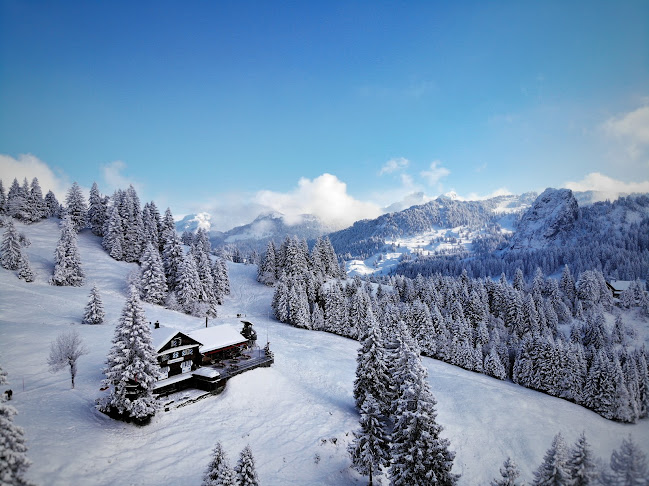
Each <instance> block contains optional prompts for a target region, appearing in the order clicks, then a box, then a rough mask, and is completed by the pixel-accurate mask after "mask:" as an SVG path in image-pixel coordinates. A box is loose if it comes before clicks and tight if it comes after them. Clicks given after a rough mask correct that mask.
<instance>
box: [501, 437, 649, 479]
mask: <svg viewBox="0 0 649 486" xmlns="http://www.w3.org/2000/svg"><path fill="white" fill-rule="evenodd" d="M648 466H649V465H648V464H647V457H646V455H645V453H644V452H643V451H642V450H641V449H640V448H639V447H638V445H637V444H636V443H635V442H634V441H633V439H632V437H631V436H629V437H628V439H623V440H622V445H621V447H620V449H619V450H614V451H613V453H612V454H611V461H610V466H609V468H606V466H604V467H601V466H600V461H599V460H598V459H597V458H596V457H595V456H594V454H593V452H592V450H591V447H590V444H589V443H588V441H587V440H586V435H585V434H583V433H582V434H581V435H580V436H579V438H578V439H577V442H576V443H575V444H574V445H573V447H572V448H568V447H567V446H566V443H565V440H564V438H563V436H562V435H561V433H558V434H557V435H555V436H554V439H553V440H552V445H551V446H550V448H549V449H548V450H547V451H546V453H545V455H544V457H543V462H542V463H541V465H540V466H539V467H538V469H537V470H536V471H535V472H534V481H533V482H532V485H533V486H545V485H555V484H556V485H568V484H569V485H575V486H588V485H596V484H607V485H611V486H615V485H620V486H622V485H628V486H631V485H640V484H647V480H648V479H649V467H648ZM519 476H520V471H519V469H518V466H517V465H516V463H515V462H514V461H513V460H512V458H511V457H508V458H507V459H506V460H505V462H504V464H503V467H502V468H501V469H500V477H498V478H496V479H494V480H493V481H492V482H491V485H492V486H516V485H522V484H523V483H522V482H519V481H518V477H519Z"/></svg>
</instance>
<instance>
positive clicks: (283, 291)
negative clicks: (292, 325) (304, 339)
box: [272, 275, 290, 322]
mask: <svg viewBox="0 0 649 486" xmlns="http://www.w3.org/2000/svg"><path fill="white" fill-rule="evenodd" d="M272 307H273V311H274V314H275V319H277V320H278V321H279V322H287V321H288V319H289V312H290V307H289V288H288V285H287V284H286V275H282V277H281V278H280V279H279V282H278V283H277V285H276V286H275V292H274V293H273V302H272Z"/></svg>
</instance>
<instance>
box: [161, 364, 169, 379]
mask: <svg viewBox="0 0 649 486" xmlns="http://www.w3.org/2000/svg"><path fill="white" fill-rule="evenodd" d="M165 378H169V367H168V366H165V367H163V368H160V378H159V379H160V380H164V379H165Z"/></svg>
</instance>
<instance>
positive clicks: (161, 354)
mask: <svg viewBox="0 0 649 486" xmlns="http://www.w3.org/2000/svg"><path fill="white" fill-rule="evenodd" d="M199 346H200V345H199V344H185V345H184V346H177V347H175V348H169V349H165V350H164V351H161V352H160V353H158V354H157V355H156V356H157V357H158V358H159V357H161V356H164V355H165V354H171V353H174V352H175V351H183V350H185V349H190V348H198V347H199Z"/></svg>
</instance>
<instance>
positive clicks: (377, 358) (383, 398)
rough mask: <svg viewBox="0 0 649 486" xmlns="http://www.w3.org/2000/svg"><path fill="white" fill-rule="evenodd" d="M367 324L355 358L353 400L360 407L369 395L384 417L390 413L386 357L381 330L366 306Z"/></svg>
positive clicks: (369, 308)
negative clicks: (376, 402)
mask: <svg viewBox="0 0 649 486" xmlns="http://www.w3.org/2000/svg"><path fill="white" fill-rule="evenodd" d="M365 313H366V315H367V323H366V327H365V329H366V331H365V334H364V336H362V337H361V346H360V348H358V355H357V356H356V379H355V380H354V400H355V401H356V406H357V407H359V408H360V407H361V406H362V405H363V403H365V401H366V400H367V397H368V396H369V395H371V396H373V397H374V399H375V400H378V401H379V405H380V410H381V412H382V413H383V414H385V415H386V416H387V415H388V414H389V412H390V405H391V404H390V402H389V395H390V391H389V390H388V387H389V383H390V377H389V376H388V367H387V361H386V360H387V357H386V352H385V347H384V342H383V336H382V334H381V329H380V328H379V325H378V323H377V322H376V319H375V317H374V312H372V308H371V307H370V306H369V305H368V307H367V309H366V311H365Z"/></svg>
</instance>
